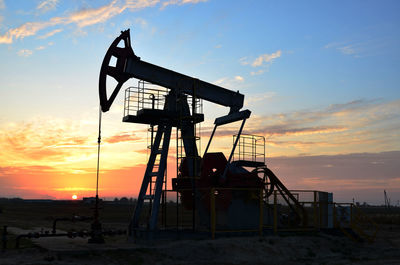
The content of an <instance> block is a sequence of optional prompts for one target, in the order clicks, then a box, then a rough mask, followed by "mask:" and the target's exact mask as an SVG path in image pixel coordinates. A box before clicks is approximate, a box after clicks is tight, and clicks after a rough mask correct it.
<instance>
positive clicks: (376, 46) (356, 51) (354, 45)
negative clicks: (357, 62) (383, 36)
mask: <svg viewBox="0 0 400 265" xmlns="http://www.w3.org/2000/svg"><path fill="white" fill-rule="evenodd" d="M386 45H387V42H385V41H382V40H379V39H370V40H361V41H343V42H331V43H328V44H326V45H325V46H324V48H325V49H334V50H337V51H339V52H340V53H341V54H344V55H348V56H352V57H354V58H361V57H365V56H371V55H379V54H382V53H384V52H385V51H386V50H387V49H386V48H385V47H386Z"/></svg>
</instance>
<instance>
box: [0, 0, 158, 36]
mask: <svg viewBox="0 0 400 265" xmlns="http://www.w3.org/2000/svg"><path fill="white" fill-rule="evenodd" d="M158 2H159V0H138V1H126V2H125V3H123V4H121V3H120V1H117V0H114V1H112V2H110V3H109V4H108V5H104V6H101V7H98V8H89V9H83V10H80V11H77V12H73V13H71V14H69V15H68V16H65V17H52V18H50V19H49V20H48V21H40V22H27V23H25V24H23V25H21V26H19V27H17V28H12V29H9V30H8V31H7V32H6V33H5V34H4V35H2V36H0V43H7V44H10V43H12V42H13V41H14V40H15V39H23V38H25V37H28V36H33V35H36V34H37V32H39V31H41V30H43V29H46V28H49V27H54V26H58V25H68V24H75V25H76V26H77V27H79V28H83V27H87V26H91V25H95V24H98V23H104V22H106V21H107V20H109V19H110V18H112V17H114V16H116V15H119V14H121V13H122V12H123V11H125V10H129V11H131V12H133V11H137V10H140V9H143V8H145V7H151V6H154V5H156V4H157V3H158Z"/></svg>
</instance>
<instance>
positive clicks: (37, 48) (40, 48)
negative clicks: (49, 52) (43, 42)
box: [36, 46, 46, 51]
mask: <svg viewBox="0 0 400 265" xmlns="http://www.w3.org/2000/svg"><path fill="white" fill-rule="evenodd" d="M45 48H46V46H39V47H36V50H38V51H40V50H44V49H45Z"/></svg>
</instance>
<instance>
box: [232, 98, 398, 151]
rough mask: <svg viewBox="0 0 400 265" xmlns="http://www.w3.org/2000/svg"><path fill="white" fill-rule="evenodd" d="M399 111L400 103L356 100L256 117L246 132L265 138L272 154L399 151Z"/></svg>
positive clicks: (250, 120)
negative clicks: (319, 107) (320, 107)
mask: <svg viewBox="0 0 400 265" xmlns="http://www.w3.org/2000/svg"><path fill="white" fill-rule="evenodd" d="M260 97H261V96H260ZM246 104H249V103H248V102H246ZM399 109H400V100H394V101H382V100H355V101H351V102H347V103H344V104H334V105H330V106H328V107H326V108H323V109H314V110H299V111H294V112H287V113H278V114H270V115H262V116H256V115H254V114H253V117H252V118H251V119H249V121H248V122H247V124H246V127H245V129H244V132H245V133H248V134H256V135H263V136H265V137H266V138H267V141H266V144H267V146H269V147H268V148H267V150H269V154H270V155H278V154H282V153H286V154H288V155H299V154H304V153H308V154H335V153H343V152H346V153H349V152H356V151H363V152H382V151H387V150H399V149H400V142H399V141H398V139H399V138H400V112H399ZM233 131H234V130H231V129H230V128H228V129H227V132H226V133H227V134H228V133H231V132H233Z"/></svg>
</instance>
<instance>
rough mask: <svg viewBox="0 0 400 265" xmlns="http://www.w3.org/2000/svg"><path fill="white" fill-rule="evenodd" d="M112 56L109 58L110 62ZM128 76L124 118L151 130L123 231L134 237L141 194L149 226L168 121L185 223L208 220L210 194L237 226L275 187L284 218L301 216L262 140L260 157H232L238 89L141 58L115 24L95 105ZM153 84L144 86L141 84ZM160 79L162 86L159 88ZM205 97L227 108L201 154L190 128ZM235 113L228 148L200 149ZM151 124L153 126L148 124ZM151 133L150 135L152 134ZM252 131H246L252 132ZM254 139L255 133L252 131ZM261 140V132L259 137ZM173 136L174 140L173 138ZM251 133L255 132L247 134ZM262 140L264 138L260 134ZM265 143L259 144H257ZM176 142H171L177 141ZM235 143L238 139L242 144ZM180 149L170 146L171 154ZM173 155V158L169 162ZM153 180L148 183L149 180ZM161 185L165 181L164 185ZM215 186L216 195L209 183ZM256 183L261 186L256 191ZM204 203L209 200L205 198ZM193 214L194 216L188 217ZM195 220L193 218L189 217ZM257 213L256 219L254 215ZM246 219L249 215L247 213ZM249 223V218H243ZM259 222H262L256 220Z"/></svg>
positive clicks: (241, 114) (239, 116) (159, 190)
mask: <svg viewBox="0 0 400 265" xmlns="http://www.w3.org/2000/svg"><path fill="white" fill-rule="evenodd" d="M113 62H115V65H112V64H113ZM109 77H111V78H113V79H114V80H116V81H117V85H116V87H115V88H114V89H113V90H112V92H111V93H109V94H108V93H107V87H106V86H107V78H109ZM130 78H136V79H138V80H139V85H138V87H137V88H128V89H127V90H126V91H125V108H124V110H125V112H124V118H123V121H124V122H130V123H141V124H148V125H150V130H151V132H152V140H151V153H150V156H149V160H148V163H147V167H146V171H145V174H144V178H143V182H142V185H141V188H140V192H139V196H138V201H137V205H136V208H135V211H134V214H133V217H132V219H131V222H130V225H129V236H130V237H132V238H134V237H135V234H136V232H137V231H139V230H140V229H141V228H140V225H139V220H140V218H141V215H142V212H143V205H144V202H145V201H148V202H149V205H150V216H149V219H148V220H147V231H150V232H153V231H155V230H156V228H157V217H158V212H159V206H160V198H161V197H162V195H163V184H165V171H166V164H167V156H168V149H169V145H170V139H171V130H172V128H173V127H176V128H177V135H178V131H180V138H181V140H182V142H183V149H184V150H183V151H182V154H183V153H184V154H185V155H182V159H180V160H179V164H178V165H177V167H178V168H179V172H178V175H177V177H176V178H174V179H173V180H172V186H173V189H174V190H175V191H177V192H178V193H180V195H181V202H182V204H183V205H184V206H185V208H188V209H192V211H193V230H195V229H196V225H205V226H210V214H211V213H210V200H214V199H215V198H216V205H217V206H216V207H217V208H218V210H221V209H222V213H223V214H226V215H227V216H229V218H227V222H228V227H231V228H237V227H238V224H239V225H241V226H243V224H244V223H246V222H249V221H248V220H250V219H252V220H256V222H258V220H259V219H260V218H261V217H260V218H257V216H259V215H261V213H260V212H259V209H260V208H261V207H263V205H260V206H259V203H260V201H261V202H262V201H263V199H266V198H268V196H270V195H271V194H272V192H273V191H274V189H276V190H277V191H278V192H279V193H280V194H281V196H282V197H283V198H284V199H285V200H286V202H287V204H288V205H289V206H290V207H291V208H292V210H293V216H292V219H293V220H292V221H293V222H297V223H298V224H301V225H304V226H305V225H306V224H307V214H306V212H305V211H304V209H303V207H302V205H301V204H299V202H298V201H297V198H296V197H295V196H293V195H292V194H291V193H290V192H289V191H288V190H287V189H286V187H285V186H284V185H283V184H282V182H280V181H279V179H278V178H277V177H276V176H275V174H274V173H272V171H271V170H270V169H268V168H267V166H266V164H265V150H264V149H265V146H263V148H264V149H263V150H262V153H261V154H262V160H261V161H260V160H259V159H258V158H259V157H261V156H259V154H258V155H257V154H254V159H250V160H246V159H240V154H241V155H242V158H243V156H245V155H246V154H245V153H240V152H239V159H238V160H235V161H233V156H234V154H235V149H236V147H237V146H238V145H239V149H240V146H241V144H242V143H241V141H239V140H240V138H241V134H242V130H243V127H244V124H245V122H246V120H247V119H248V118H249V117H250V114H251V111H250V110H241V109H242V107H243V102H244V95H242V94H240V93H239V92H238V91H237V92H234V91H231V90H228V89H225V88H223V87H220V86H217V85H214V84H211V83H208V82H205V81H202V80H199V79H197V78H193V77H190V76H187V75H183V74H181V73H177V72H174V71H172V70H169V69H166V68H163V67H160V66H157V65H154V64H151V63H148V62H145V61H142V60H141V59H140V58H139V57H138V56H136V55H135V53H134V52H133V50H132V47H131V40H130V33H129V29H128V30H126V31H122V32H121V35H120V36H119V37H117V38H116V39H115V40H114V41H113V43H112V44H111V46H110V48H109V49H108V51H107V53H106V55H105V57H104V60H103V63H102V66H101V71H100V78H99V97H100V105H101V110H102V111H103V112H106V111H108V110H109V109H110V107H111V105H112V103H113V101H114V100H115V97H116V96H117V94H118V92H119V91H120V89H121V87H122V85H123V84H124V83H125V82H126V81H127V80H128V79H130ZM154 85H156V86H158V88H156V89H154V88H149V86H154ZM160 87H162V88H160ZM201 100H206V101H209V102H212V103H215V104H218V105H221V106H225V107H228V108H229V112H228V114H227V115H224V116H222V117H219V118H216V119H215V121H214V129H213V131H212V133H211V136H210V139H209V141H208V144H207V147H206V149H205V152H204V154H203V156H202V157H201V156H200V154H199V151H198V145H197V142H196V141H197V140H198V138H199V137H198V136H197V135H196V126H197V124H199V123H201V122H202V121H204V115H203V114H202V113H201V111H199V108H198V106H199V101H201ZM237 121H240V122H241V125H240V128H239V131H238V133H237V135H236V136H235V138H234V142H233V148H232V150H231V153H230V155H229V157H228V158H226V157H225V155H224V154H223V153H222V152H217V153H208V150H209V147H210V144H211V142H212V140H213V137H214V134H215V132H216V129H217V128H218V127H219V126H222V125H226V124H230V123H233V122H237ZM155 126H157V129H155ZM153 133H155V137H153ZM256 137H257V136H249V139H252V140H254V139H256ZM257 139H259V138H257ZM262 140H263V141H264V138H263V137H262ZM177 141H178V140H177ZM254 141H256V140H254ZM263 143H264V142H263ZM264 145H265V144H264ZM177 149H178V148H177ZM242 150H243V147H242ZM179 157H180V155H179V154H177V159H179ZM177 163H178V162H177ZM153 183H154V186H152V184H153ZM164 186H165V185H164ZM214 188H218V190H216V191H215V192H216V194H217V193H218V195H216V197H215V196H214V195H213V194H211V195H212V196H211V197H212V198H211V197H210V191H211V190H212V189H214ZM260 191H262V193H264V195H263V196H261V197H260ZM211 203H212V202H211ZM196 215H197V217H196ZM196 220H198V224H197V223H196ZM261 220H262V219H261ZM251 222H253V221H251ZM248 225H249V226H252V225H254V224H253V223H251V224H250V223H249V224H248ZM261 225H262V224H261Z"/></svg>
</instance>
